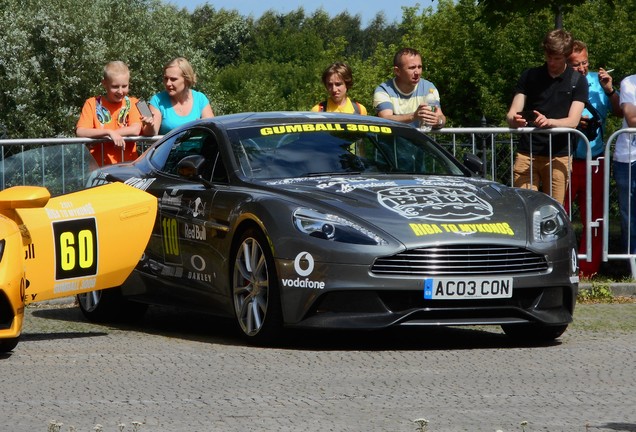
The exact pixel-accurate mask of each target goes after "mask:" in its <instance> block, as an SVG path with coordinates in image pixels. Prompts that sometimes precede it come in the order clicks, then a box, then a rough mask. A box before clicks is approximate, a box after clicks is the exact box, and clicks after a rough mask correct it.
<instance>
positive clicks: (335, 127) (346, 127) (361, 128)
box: [260, 123, 393, 136]
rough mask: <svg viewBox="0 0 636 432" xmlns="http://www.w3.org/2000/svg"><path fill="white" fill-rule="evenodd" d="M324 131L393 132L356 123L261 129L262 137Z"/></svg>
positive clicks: (308, 124)
mask: <svg viewBox="0 0 636 432" xmlns="http://www.w3.org/2000/svg"><path fill="white" fill-rule="evenodd" d="M323 131H335V132H339V131H343V132H344V131H348V132H372V133H385V134H390V133H392V132H393V130H392V129H391V128H390V127H388V126H376V125H366V124H354V123H304V124H293V125H280V126H270V127H264V128H261V131H260V132H261V135H263V136H268V135H280V134H288V133H299V132H323Z"/></svg>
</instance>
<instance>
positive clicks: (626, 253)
mask: <svg viewBox="0 0 636 432" xmlns="http://www.w3.org/2000/svg"><path fill="white" fill-rule="evenodd" d="M622 134H630V135H634V134H636V128H626V129H620V130H617V131H616V132H614V133H613V134H612V135H610V137H609V138H608V139H607V145H606V146H605V155H604V156H605V158H604V163H605V166H604V168H605V172H604V174H605V178H604V184H603V188H604V189H605V200H604V201H603V218H604V219H605V218H606V216H607V215H608V214H609V212H610V201H609V193H608V191H609V188H610V164H611V160H610V155H611V154H612V151H613V150H614V147H615V142H616V139H617V138H618V137H619V136H620V135H622ZM635 138H636V135H634V136H631V137H630V145H631V146H634V145H636V141H634V139H635ZM635 163H636V161H632V162H631V163H630V165H634V164H635ZM632 181H634V180H633V179H632V178H631V169H630V170H629V176H628V182H629V184H631V182H632ZM634 199H635V198H634V197H633V196H632V195H631V191H630V193H629V196H628V201H629V202H630V203H631V202H632V201H633V200H634ZM627 220H628V221H629V220H631V205H629V206H628V214H627ZM632 229H636V227H632V226H631V224H630V223H628V224H627V232H626V233H622V236H623V238H626V240H627V248H626V250H623V252H622V253H620V252H619V253H609V237H610V236H609V223H606V224H603V261H609V260H616V259H623V260H625V259H626V260H629V264H630V269H631V273H632V278H633V279H636V254H631V253H630V249H631V244H630V239H631V230H632Z"/></svg>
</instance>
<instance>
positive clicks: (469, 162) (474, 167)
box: [464, 153, 484, 177]
mask: <svg viewBox="0 0 636 432" xmlns="http://www.w3.org/2000/svg"><path fill="white" fill-rule="evenodd" d="M464 165H465V166H466V168H468V169H469V170H470V171H471V172H472V173H474V174H477V175H478V176H480V177H483V176H484V162H483V161H482V160H481V159H480V158H479V157H477V155H475V154H473V153H466V154H465V155H464Z"/></svg>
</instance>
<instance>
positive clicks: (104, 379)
mask: <svg viewBox="0 0 636 432" xmlns="http://www.w3.org/2000/svg"><path fill="white" fill-rule="evenodd" d="M613 310H614V311H617V312H612V314H614V313H620V314H624V316H626V317H627V316H632V317H633V316H634V314H636V304H631V305H620V306H617V309H613ZM27 312H28V313H27V316H26V326H25V332H24V334H23V338H22V341H21V342H20V344H19V345H18V347H17V348H16V350H15V351H14V352H13V353H11V354H7V355H2V356H0V389H1V397H0V430H2V431H19V432H21V431H29V432H34V431H47V430H50V429H48V427H49V422H50V421H51V420H55V421H57V422H61V423H63V424H64V425H63V426H62V427H61V429H60V430H62V431H70V430H73V431H76V432H90V431H93V430H95V425H96V424H101V425H103V431H104V432H108V431H113V432H115V431H119V430H121V429H120V427H118V425H119V424H125V425H126V426H125V428H124V429H123V430H124V431H132V430H133V422H140V423H142V424H141V425H140V426H138V427H137V430H138V431H140V432H148V431H152V432H157V431H170V432H172V431H188V432H193V431H365V432H367V431H382V432H385V431H411V432H416V431H417V430H418V428H417V425H416V424H415V423H414V422H413V420H414V419H416V418H421V417H423V418H426V419H428V420H429V425H428V429H427V431H430V432H439V431H471V432H474V431H493V432H494V431H496V430H502V431H522V430H524V431H526V432H534V431H551V432H552V431H581V432H590V431H636V408H635V407H636V373H634V371H635V369H636V332H634V331H630V330H627V331H625V330H620V329H619V330H611V331H607V330H605V329H601V330H595V329H594V328H589V329H588V328H585V327H583V328H580V329H579V328H577V327H576V326H573V327H572V328H570V329H569V330H568V332H567V333H566V334H565V335H564V336H563V337H562V339H561V341H560V342H559V343H555V344H551V345H548V346H531V347H530V346H521V345H515V344H513V343H511V342H510V341H509V340H508V339H507V338H506V337H505V336H504V335H503V334H502V333H501V331H499V330H498V329H495V328H493V329H485V328H461V329H460V328H429V329H414V328H401V329H397V331H389V332H381V333H338V332H330V333H302V334H299V335H297V336H296V337H295V338H293V339H292V341H291V342H289V343H288V344H286V345H285V346H283V347H277V348H256V347H250V346H246V345H244V344H243V343H242V342H241V340H240V339H239V338H238V337H236V334H235V333H234V332H233V331H231V330H228V327H229V325H230V323H229V322H227V321H224V320H219V319H215V318H211V317H206V316H202V315H198V314H192V313H183V312H180V313H177V312H176V311H173V310H169V309H163V308H151V311H150V313H149V315H147V316H146V318H145V319H144V320H143V321H142V322H141V323H139V324H136V325H134V326H128V327H114V326H105V325H95V324H89V323H86V322H84V321H83V318H82V316H81V313H80V312H79V309H77V308H75V307H71V306H69V305H66V306H52V305H48V306H45V307H39V308H29V309H27ZM617 320H619V321H620V320H621V317H620V316H619V317H618V318H617ZM522 421H528V425H527V426H525V428H522V427H521V426H520V423H521V422H522Z"/></svg>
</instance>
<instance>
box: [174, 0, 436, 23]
mask: <svg viewBox="0 0 636 432" xmlns="http://www.w3.org/2000/svg"><path fill="white" fill-rule="evenodd" d="M165 1H166V3H172V4H174V5H177V6H179V7H185V8H187V9H188V10H190V11H192V10H194V9H195V8H196V7H197V6H200V5H203V4H205V3H209V4H210V5H211V6H212V7H213V8H215V9H217V10H218V9H236V10H238V11H239V13H240V14H241V15H243V16H250V15H251V16H252V17H253V18H259V17H260V16H261V15H262V14H263V13H264V12H265V11H268V10H270V9H273V10H275V11H277V12H280V13H288V12H291V11H293V10H296V9H298V8H299V7H301V6H302V7H303V8H304V10H305V13H307V14H310V13H312V12H314V11H315V10H317V9H323V10H325V12H327V13H328V14H329V15H330V16H335V15H337V14H339V13H340V12H344V11H347V12H349V14H350V15H360V17H361V18H362V25H366V24H367V23H368V22H369V20H371V19H373V17H375V15H376V14H377V13H378V12H384V16H385V17H386V19H387V20H388V21H389V22H392V21H400V20H401V19H402V6H409V7H412V6H415V5H417V4H418V3H419V5H420V6H421V7H422V8H424V7H429V6H433V7H435V5H436V4H437V2H435V1H434V0H410V1H409V0H397V1H396V2H392V1H390V0H313V1H311V2H308V1H307V0H279V1H263V0H213V1H206V0H165Z"/></svg>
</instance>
